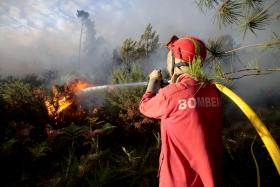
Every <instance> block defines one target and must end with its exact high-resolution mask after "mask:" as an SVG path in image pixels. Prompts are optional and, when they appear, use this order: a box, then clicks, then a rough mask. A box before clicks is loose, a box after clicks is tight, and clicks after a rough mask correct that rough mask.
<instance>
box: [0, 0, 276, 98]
mask: <svg viewBox="0 0 280 187" xmlns="http://www.w3.org/2000/svg"><path fill="white" fill-rule="evenodd" d="M277 7H279V3H278V4H276V6H275V9H276V8H277ZM77 10H78V11H77ZM213 15H214V11H207V12H201V11H200V10H199V9H198V8H197V7H196V5H195V3H194V1H186V0H175V1H172V2H171V1H169V0H154V1H150V0H135V1H125V0H114V1H104V0H96V1H94V2H92V1H90V0H82V1H78V0H52V1H43V0H36V1H35V0H4V1H1V2H0V36H1V37H0V75H1V76H2V77H3V76H8V75H14V76H24V75H27V74H31V73H35V74H41V73H43V72H46V71H49V70H53V71H57V75H59V77H58V79H57V80H56V81H57V82H61V83H62V82H64V81H67V80H70V79H73V78H86V79H89V80H92V81H95V82H97V83H100V84H102V83H105V82H106V81H107V80H108V76H109V75H110V71H111V66H112V58H113V57H112V55H113V49H117V50H118V49H119V48H120V46H121V44H122V42H123V41H124V40H125V39H126V38H128V37H132V39H134V40H137V39H138V38H139V37H140V35H141V34H142V33H143V31H144V28H145V26H146V25H147V24H148V23H151V25H152V26H153V29H154V30H156V31H157V33H158V34H159V36H160V42H161V43H165V41H167V40H168V39H169V37H170V36H172V35H174V34H176V35H177V36H179V37H182V36H184V35H195V36H197V37H199V38H201V39H202V40H204V41H207V39H208V38H210V37H217V36H219V35H221V34H227V33H230V34H231V36H232V38H234V41H235V42H236V43H237V44H254V43H261V42H263V41H265V40H266V39H267V38H269V36H270V33H271V32H270V31H278V30H279V20H278V21H277V20H276V22H272V23H271V24H270V25H269V26H268V27H267V30H266V31H261V32H257V36H258V37H255V36H254V35H249V37H246V38H245V39H243V38H242V34H241V33H240V32H233V30H238V29H236V28H230V27H228V28H222V29H220V28H219V27H218V25H217V24H216V23H213ZM82 27H83V29H82ZM81 29H82V32H81ZM81 33H82V34H81ZM260 54H262V52H260V51H258V50H245V51H244V52H243V53H242V54H240V59H242V62H243V64H246V63H247V62H253V61H254V59H256V60H257V61H264V62H265V63H264V64H263V65H271V66H272V65H273V63H272V62H274V63H275V64H274V65H275V66H277V65H278V66H279V62H277V61H276V60H275V59H279V50H278V54H277V52H276V53H275V54H274V55H271V54H270V53H266V54H263V55H261V56H260ZM165 56H166V50H165V49H160V50H158V51H156V53H155V54H154V55H152V56H150V57H149V58H148V59H146V61H147V63H145V66H144V68H145V71H146V72H149V71H151V70H152V69H154V68H157V69H158V68H161V69H164V68H165V64H166V62H165V61H166V58H165ZM233 63H236V64H239V62H238V61H236V62H233ZM240 67H241V65H240ZM278 80H279V77H278V74H277V73H275V74H273V75H271V76H259V77H254V78H253V77H252V78H251V77H249V78H244V79H241V80H239V81H236V82H235V83H234V86H235V88H236V90H237V91H238V92H239V93H240V95H244V96H245V97H246V98H253V97H254V96H255V95H257V94H256V93H259V92H260V91H259V90H258V89H259V88H260V87H261V88H265V89H266V88H272V87H274V86H275V85H277V84H279V81H278ZM256 82H257V83H258V84H256ZM254 85H256V86H254ZM248 87H249V88H250V89H248ZM254 87H256V88H254Z"/></svg>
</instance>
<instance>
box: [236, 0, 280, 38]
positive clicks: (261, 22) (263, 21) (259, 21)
mask: <svg viewBox="0 0 280 187" xmlns="http://www.w3.org/2000/svg"><path fill="white" fill-rule="evenodd" d="M276 2H277V0H274V1H272V3H271V4H270V5H268V6H267V7H266V8H265V9H263V10H261V9H260V8H257V9H255V10H254V11H253V12H252V13H251V14H249V15H247V16H246V17H245V19H244V20H243V22H242V23H241V27H242V28H243V30H244V37H245V35H246V33H247V31H248V30H250V31H251V32H252V33H253V34H255V35H256V33H255V30H264V27H265V26H266V25H267V24H268V21H270V20H271V18H270V16H269V14H268V10H269V9H270V8H271V7H272V6H273V5H274V4H275V3H276Z"/></svg>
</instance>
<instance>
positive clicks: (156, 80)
mask: <svg viewBox="0 0 280 187" xmlns="http://www.w3.org/2000/svg"><path fill="white" fill-rule="evenodd" d="M149 78H150V80H149V83H148V86H147V90H146V92H153V93H157V92H158V90H159V89H160V87H161V81H162V74H161V70H156V69H155V70H153V71H152V72H151V73H150V75H149Z"/></svg>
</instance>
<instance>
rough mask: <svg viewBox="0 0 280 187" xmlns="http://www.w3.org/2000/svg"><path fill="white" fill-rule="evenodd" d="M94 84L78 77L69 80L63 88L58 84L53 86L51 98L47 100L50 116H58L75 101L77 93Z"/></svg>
mask: <svg viewBox="0 0 280 187" xmlns="http://www.w3.org/2000/svg"><path fill="white" fill-rule="evenodd" d="M92 86H93V84H91V83H89V82H87V81H84V80H78V79H77V80H73V81H70V82H68V83H67V84H65V85H64V87H62V88H61V89H60V88H59V87H58V86H53V87H52V89H51V98H50V99H46V100H45V105H46V107H47V110H48V114H49V116H51V117H54V118H57V117H58V115H59V114H60V113H61V112H62V111H64V110H66V109H67V108H68V107H70V106H71V105H72V104H73V103H75V95H76V94H77V93H78V92H80V91H81V90H82V89H85V88H88V87H92Z"/></svg>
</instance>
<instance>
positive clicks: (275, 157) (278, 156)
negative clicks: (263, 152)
mask: <svg viewBox="0 0 280 187" xmlns="http://www.w3.org/2000/svg"><path fill="white" fill-rule="evenodd" d="M215 85H216V87H217V88H218V89H219V90H220V91H221V92H222V93H224V94H225V95H226V96H228V97H229V98H230V99H231V100H232V101H233V102H234V103H235V104H236V105H237V106H238V107H239V108H240V109H241V110H242V112H243V113H244V114H245V115H246V116H247V118H248V119H249V120H250V122H251V123H252V125H253V126H254V127H255V129H256V131H257V133H258V134H259V135H260V137H261V139H262V141H263V143H264V145H265V147H266V149H267V150H268V153H269V154H270V156H271V158H272V161H273V162H274V165H275V167H276V169H277V171H278V174H279V175H280V149H279V147H278V145H277V143H276V141H275V140H274V139H273V137H272V136H271V134H270V133H269V131H268V130H267V128H266V126H265V125H264V124H263V122H262V121H261V120H260V118H259V117H258V116H257V114H256V113H255V112H254V111H253V110H252V108H251V107H250V106H249V105H248V104H247V103H245V101H243V100H242V99H241V98H240V97H239V96H238V95H236V94H235V93H234V92H233V91H231V90H230V89H228V88H227V87H225V86H224V85H222V84H219V83H215Z"/></svg>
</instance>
